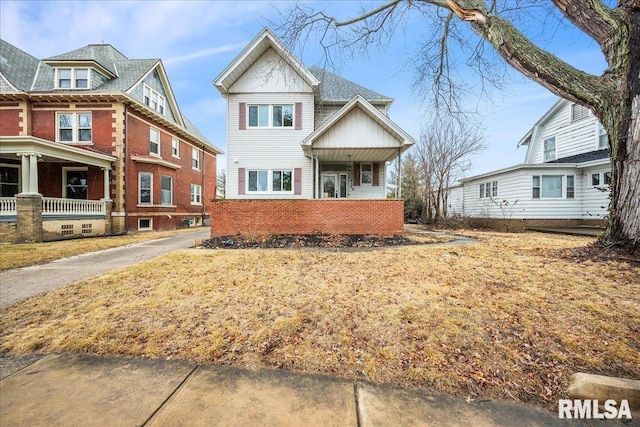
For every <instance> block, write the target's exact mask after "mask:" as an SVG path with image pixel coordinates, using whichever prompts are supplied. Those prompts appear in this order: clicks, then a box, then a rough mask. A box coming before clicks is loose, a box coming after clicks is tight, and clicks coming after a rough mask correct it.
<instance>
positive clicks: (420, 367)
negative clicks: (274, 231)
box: [0, 232, 640, 408]
mask: <svg viewBox="0 0 640 427" xmlns="http://www.w3.org/2000/svg"><path fill="white" fill-rule="evenodd" d="M465 234H467V235H470V234H471V235H473V237H476V238H477V239H478V242H477V243H472V244H466V245H459V246H455V247H452V246H429V245H423V246H401V247H394V248H387V249H384V250H377V251H363V252H353V251H340V250H337V251H336V250H333V251H308V250H275V251H274V250H262V249H251V250H242V249H239V250H235V251H226V250H204V249H192V250H188V251H181V252H178V253H174V254H171V255H168V256H164V257H161V258H158V259H155V260H152V261H149V262H145V263H142V264H139V265H137V266H135V267H132V268H129V269H126V270H121V271H119V272H117V273H111V274H106V275H103V276H101V277H99V278H96V279H93V280H90V281H84V282H80V283H77V284H75V285H72V286H68V287H66V288H63V289H60V290H56V291H52V292H49V293H48V294H45V295H43V296H40V297H36V298H32V299H30V300H27V301H24V302H22V303H19V304H16V305H14V306H10V307H6V308H4V309H2V310H1V311H0V314H1V316H0V319H1V320H0V330H1V331H2V332H1V335H0V336H1V337H2V339H1V342H2V344H1V351H2V352H6V353H11V354H25V353H30V352H34V351H38V352H81V353H94V354H105V355H127V356H136V357H146V358H165V359H174V358H179V359H188V360H194V361H197V362H200V363H220V364H229V365H237V366H243V367H250V368H260V367H271V368H282V369H291V370H298V371H304V372H316V373H317V372H321V373H328V374H334V375H339V376H342V377H346V378H363V379H367V380H371V381H377V382H387V383H393V384H400V385H409V386H429V387H432V388H434V389H436V390H438V391H442V392H448V393H453V394H456V395H459V396H464V397H471V398H478V399H488V398H507V399H513V400H516V401H526V402H530V403H535V404H538V405H541V406H546V407H548V408H553V407H554V406H555V405H556V403H557V399H559V398H564V397H566V396H565V395H564V390H565V389H566V385H567V381H568V377H569V375H571V374H572V373H573V372H576V371H586V372H592V373H599V374H604V375H615V376H622V377H626V378H639V377H640V314H639V313H640V289H639V287H640V285H639V284H638V280H637V278H638V277H639V273H640V267H639V265H640V264H638V263H637V262H635V261H633V260H626V261H625V260H622V261H621V260H615V259H612V260H606V261H599V262H595V261H593V260H590V259H586V260H579V261H576V259H574V258H571V257H568V256H563V255H562V253H563V251H566V250H568V249H571V248H580V247H585V246H587V245H589V244H591V243H592V242H593V240H592V239H588V238H583V237H567V236H556V235H545V234H535V233H530V234H500V233H477V232H474V233H471V232H468V233H465Z"/></svg>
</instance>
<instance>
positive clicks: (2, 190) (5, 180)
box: [0, 164, 20, 197]
mask: <svg viewBox="0 0 640 427" xmlns="http://www.w3.org/2000/svg"><path fill="white" fill-rule="evenodd" d="M19 192H20V168H19V167H18V166H14V165H8V164H4V165H0V197H13V196H15V195H16V194H18V193H19Z"/></svg>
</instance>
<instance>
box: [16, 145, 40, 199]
mask: <svg viewBox="0 0 640 427" xmlns="http://www.w3.org/2000/svg"><path fill="white" fill-rule="evenodd" d="M18 156H20V160H21V161H22V171H21V175H22V192H21V193H20V194H38V155H37V154H34V153H18Z"/></svg>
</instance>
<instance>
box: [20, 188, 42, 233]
mask: <svg viewBox="0 0 640 427" xmlns="http://www.w3.org/2000/svg"><path fill="white" fill-rule="evenodd" d="M16 216H17V227H16V228H17V230H16V231H17V237H18V242H19V243H28V242H42V236H43V231H42V195H41V194H22V193H21V194H16Z"/></svg>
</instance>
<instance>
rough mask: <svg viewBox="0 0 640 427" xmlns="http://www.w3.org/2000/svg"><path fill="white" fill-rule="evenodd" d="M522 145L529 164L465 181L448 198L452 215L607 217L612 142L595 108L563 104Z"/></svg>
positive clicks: (533, 218)
mask: <svg viewBox="0 0 640 427" xmlns="http://www.w3.org/2000/svg"><path fill="white" fill-rule="evenodd" d="M520 146H526V147H527V154H526V156H525V161H524V163H522V164H519V165H516V166H512V167H508V168H505V169H501V170H497V171H493V172H488V173H484V174H481V175H476V176H472V177H469V178H465V179H462V180H461V185H460V186H458V187H454V188H453V189H452V192H451V195H450V196H449V204H450V208H449V211H450V212H456V213H458V214H461V215H463V216H465V217H470V218H485V219H486V218H493V219H501V220H505V219H518V220H527V221H525V222H530V223H536V224H543V223H544V221H545V220H549V221H553V220H571V221H573V222H575V223H584V222H585V221H588V220H599V219H603V218H604V217H605V216H606V214H607V207H608V205H609V181H610V179H611V165H610V158H609V154H608V151H607V147H608V139H607V134H606V132H605V130H604V128H603V126H602V125H601V124H600V122H599V121H598V119H597V118H596V117H595V116H594V115H593V114H592V113H591V111H590V110H588V109H587V108H584V107H582V106H580V105H577V104H573V103H572V102H570V101H567V100H564V99H561V100H559V101H558V102H556V104H555V105H554V106H553V107H552V108H551V109H550V110H549V111H548V112H547V113H546V114H545V115H544V116H542V118H541V119H540V120H538V122H537V123H536V124H535V125H534V126H533V128H532V129H531V130H530V131H529V132H528V133H527V134H526V135H525V136H524V137H523V138H522V139H521V140H520V142H519V143H518V147H520ZM529 220H531V221H529ZM541 220H542V221H541Z"/></svg>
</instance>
